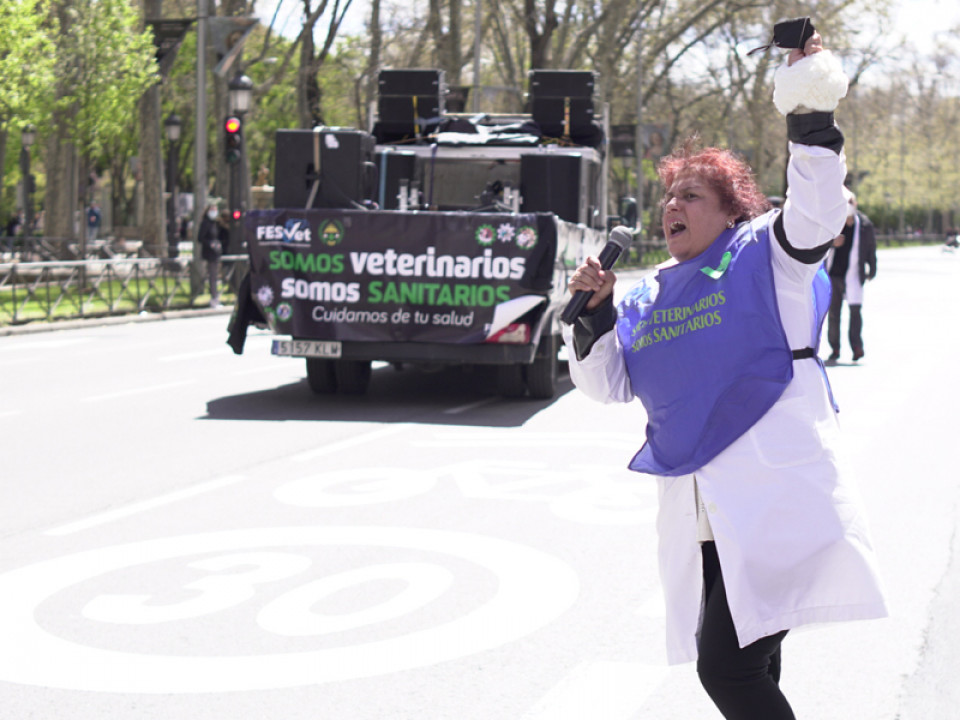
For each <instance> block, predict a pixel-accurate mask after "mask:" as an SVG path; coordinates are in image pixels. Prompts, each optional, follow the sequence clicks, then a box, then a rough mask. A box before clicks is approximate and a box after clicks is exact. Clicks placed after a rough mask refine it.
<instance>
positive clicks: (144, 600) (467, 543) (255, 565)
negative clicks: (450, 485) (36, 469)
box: [0, 526, 578, 693]
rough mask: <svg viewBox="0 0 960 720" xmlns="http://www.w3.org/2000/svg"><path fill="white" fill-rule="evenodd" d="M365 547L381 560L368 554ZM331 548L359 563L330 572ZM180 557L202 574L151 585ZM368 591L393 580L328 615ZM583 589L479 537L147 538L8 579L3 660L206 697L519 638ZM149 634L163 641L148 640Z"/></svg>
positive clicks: (236, 534) (508, 545) (2, 583)
mask: <svg viewBox="0 0 960 720" xmlns="http://www.w3.org/2000/svg"><path fill="white" fill-rule="evenodd" d="M364 553H366V554H367V557H368V561H367V562H365V563H358V562H357V561H356V557H358V556H359V557H363V556H364ZM315 556H316V557H322V558H330V557H334V558H336V557H338V556H340V557H343V558H344V560H343V562H341V563H340V564H339V565H337V564H336V563H334V565H331V566H329V567H323V568H318V567H315V565H316V559H315ZM374 557H375V558H376V559H375V560H374V559H372V558H374ZM171 564H172V565H176V566H179V567H181V568H183V566H186V568H183V575H184V577H186V576H189V577H190V578H191V580H190V582H188V583H185V584H184V585H183V587H182V588H177V589H176V590H177V591H176V592H174V593H172V594H169V593H165V594H164V597H162V598H161V597H156V596H154V595H151V594H149V593H144V592H143V588H144V587H150V586H151V582H150V579H151V578H152V577H153V575H154V571H155V570H156V568H157V567H158V566H164V567H167V566H170V565H171ZM464 576H467V578H468V579H469V578H470V577H472V578H473V580H474V581H475V582H476V581H478V579H482V580H483V582H484V583H485V587H487V588H488V590H487V592H486V594H485V595H482V597H481V599H480V600H479V601H476V602H467V603H464V602H463V601H462V600H463V598H465V597H472V593H471V592H465V591H463V589H461V591H460V600H451V601H449V602H448V603H447V604H444V598H446V597H449V596H451V595H452V594H455V593H456V589H457V585H458V583H459V584H462V583H463V582H464ZM378 584H379V585H378ZM364 587H366V588H370V587H379V588H381V590H382V592H380V593H379V594H376V593H375V598H376V599H377V600H378V602H375V603H370V602H369V598H368V599H367V602H360V603H356V604H349V603H348V604H347V606H346V607H343V606H342V603H341V607H340V608H339V609H338V611H337V612H324V608H325V607H326V606H325V604H324V601H325V600H331V599H333V598H335V597H340V598H341V599H342V598H343V597H350V594H349V593H350V592H351V591H353V592H354V594H355V596H358V597H359V595H356V594H357V592H358V591H360V590H362V589H363V588H364ZM387 589H389V592H387ZM137 590H139V591H140V592H137ZM577 594H578V581H577V576H576V574H575V573H574V571H573V570H572V569H571V568H570V567H569V566H568V565H566V564H565V563H563V562H561V561H560V560H559V559H557V558H555V557H553V556H551V555H548V554H546V553H544V552H541V551H539V550H535V549H533V548H530V547H527V546H524V545H520V544H518V543H514V542H509V541H505V540H501V539H497V538H492V537H485V536H481V535H473V534H467V533H458V532H449V531H441V530H429V529H413V528H389V527H347V526H344V527H319V528H314V527H279V528H257V529H246V530H231V531H223V532H211V533H203V534H197V535H184V536H179V537H170V538H161V539H156V540H147V541H142V542H136V543H130V544H125V545H116V546H111V547H106V548H100V549H96V550H89V551H85V552H80V553H76V554H73V555H67V556H63V557H60V558H56V559H52V560H46V561H43V562H39V563H36V564H33V565H29V566H26V567H23V568H20V569H17V570H13V571H10V572H7V573H5V574H3V575H0V597H3V598H4V605H5V612H4V613H3V614H2V616H0V643H2V645H3V646H4V647H7V648H17V651H16V652H11V653H4V654H0V680H3V681H7V682H15V683H22V684H29V685H39V686H45V687H58V688H65V689H75V690H87V691H101V692H119V693H201V692H230V691H246V690H262V689H271V688H282V687H294V686H299V685H309V684H315V683H322V682H331V681H341V680H349V679H354V678H360V677H370V676H375V675H379V674H383V673H390V672H396V671H399V670H407V669H410V668H416V667H421V666H424V665H429V664H434V663H438V662H443V661H448V660H453V659H456V658H460V657H464V656H466V655H470V654H473V653H477V652H481V651H484V650H488V649H491V648H495V647H498V646H500V645H503V644H506V643H509V642H511V641H514V640H516V639H518V638H521V637H523V636H525V635H527V634H529V633H531V632H533V631H534V630H536V629H538V628H540V627H543V626H544V625H547V624H548V623H550V622H552V621H553V620H554V619H556V618H557V617H558V616H560V615H561V614H562V613H563V612H565V611H566V610H567V609H568V608H569V607H570V606H571V605H572V604H573V603H574V601H575V600H576V597H577ZM368 595H369V593H368ZM428 605H430V606H431V607H436V606H438V607H439V608H440V610H438V611H437V612H433V611H430V612H428V611H426V610H425V608H426V607H427V606H428ZM54 607H56V608H57V612H53V611H52V608H54ZM464 608H466V609H464ZM411 617H415V618H417V620H416V622H408V621H407V618H411ZM238 620H243V621H245V623H244V624H245V625H246V626H240V624H239V623H238ZM218 623H219V624H218ZM211 625H212V626H214V629H213V630H212V632H211V631H209V628H210V626H211ZM204 629H207V630H208V632H207V635H210V636H211V637H212V638H218V637H220V635H218V633H221V634H222V635H227V636H233V635H236V636H241V639H240V640H234V641H233V644H231V642H228V641H227V640H223V641H222V642H218V643H216V646H215V647H214V643H213V642H211V643H210V644H205V643H204V642H201V641H200V639H199V638H202V637H203V635H204V632H203V631H204ZM134 631H137V632H140V633H143V634H144V637H149V638H151V639H155V638H160V639H161V640H162V641H161V642H156V643H154V642H150V643H140V644H138V643H137V642H136V640H135V638H136V632H134ZM149 633H153V634H152V635H150V634H149ZM243 637H246V638H248V641H247V642H244V641H243V639H242V638H243ZM251 638H252V639H251ZM345 638H347V639H348V640H345Z"/></svg>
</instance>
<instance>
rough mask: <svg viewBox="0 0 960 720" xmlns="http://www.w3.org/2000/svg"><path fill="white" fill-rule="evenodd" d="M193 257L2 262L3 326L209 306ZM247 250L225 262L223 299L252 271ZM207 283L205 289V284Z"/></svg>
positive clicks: (0, 320)
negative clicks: (249, 268) (194, 271)
mask: <svg viewBox="0 0 960 720" xmlns="http://www.w3.org/2000/svg"><path fill="white" fill-rule="evenodd" d="M192 262H193V261H192V259H190V258H184V259H162V258H110V259H99V260H72V261H44V262H7V263H0V326H3V325H19V324H23V323H28V322H35V321H50V320H64V319H70V318H92V317H103V316H109V315H124V314H135V313H141V312H164V311H170V310H183V309H190V308H195V307H201V306H205V305H207V304H208V303H209V298H210V294H209V289H208V288H205V287H204V286H205V285H206V284H207V283H206V273H205V272H203V268H200V270H201V272H200V273H196V277H197V278H203V280H201V281H200V282H197V281H196V280H194V281H193V283H191V266H192ZM248 264H249V261H248V258H247V256H246V255H225V256H224V257H223V258H221V262H220V279H219V283H218V285H219V288H218V289H219V291H220V297H221V302H223V303H224V304H231V303H232V302H233V300H234V299H235V297H236V292H237V288H238V287H239V286H240V281H241V280H242V279H243V276H244V274H246V272H247V267H248ZM205 289H206V292H204V290H205Z"/></svg>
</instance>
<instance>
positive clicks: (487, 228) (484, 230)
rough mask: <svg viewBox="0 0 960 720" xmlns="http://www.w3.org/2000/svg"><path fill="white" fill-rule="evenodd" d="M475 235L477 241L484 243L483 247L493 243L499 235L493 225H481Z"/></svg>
mask: <svg viewBox="0 0 960 720" xmlns="http://www.w3.org/2000/svg"><path fill="white" fill-rule="evenodd" d="M475 237H476V238H477V243H479V244H480V245H483V247H489V246H490V245H493V241H494V240H495V239H496V237H497V231H496V230H495V229H494V227H493V225H481V226H480V227H478V228H477V233H476V236H475Z"/></svg>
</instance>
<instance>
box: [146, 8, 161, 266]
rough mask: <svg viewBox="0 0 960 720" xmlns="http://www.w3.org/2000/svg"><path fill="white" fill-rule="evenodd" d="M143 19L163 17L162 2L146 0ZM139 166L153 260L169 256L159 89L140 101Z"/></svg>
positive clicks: (157, 85)
mask: <svg viewBox="0 0 960 720" xmlns="http://www.w3.org/2000/svg"><path fill="white" fill-rule="evenodd" d="M143 10H144V16H145V17H148V18H158V17H162V16H163V2H162V0H143ZM140 162H141V167H142V168H143V225H142V226H141V229H140V230H141V237H142V239H143V248H144V251H145V252H146V253H147V254H149V255H152V256H153V257H166V256H167V241H166V227H167V224H166V222H165V220H166V212H165V210H166V208H164V203H163V184H164V178H163V175H164V173H163V151H162V149H161V147H160V85H159V84H155V85H153V86H151V87H150V88H149V89H148V90H147V91H146V92H145V93H144V94H143V97H141V98H140Z"/></svg>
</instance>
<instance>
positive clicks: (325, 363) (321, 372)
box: [307, 358, 337, 395]
mask: <svg viewBox="0 0 960 720" xmlns="http://www.w3.org/2000/svg"><path fill="white" fill-rule="evenodd" d="M307 384H309V385H310V389H311V390H313V392H314V393H316V394H317V395H330V394H332V393H335V392H336V391H337V378H336V376H335V375H334V374H333V360H324V359H323V358H307Z"/></svg>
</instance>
